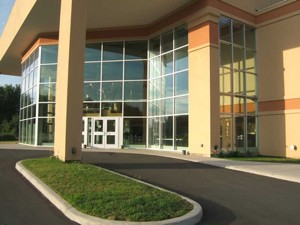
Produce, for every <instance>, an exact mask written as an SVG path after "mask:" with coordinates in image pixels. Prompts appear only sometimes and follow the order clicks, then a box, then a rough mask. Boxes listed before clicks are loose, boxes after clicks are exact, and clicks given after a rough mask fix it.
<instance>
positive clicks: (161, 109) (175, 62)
mask: <svg viewBox="0 0 300 225" xmlns="http://www.w3.org/2000/svg"><path fill="white" fill-rule="evenodd" d="M149 48H150V49H149V51H150V58H149V100H150V101H148V116H149V120H148V134H149V137H148V147H150V148H158V149H182V148H185V149H187V148H188V141H187V138H188V135H187V132H188V122H187V118H188V113H189V111H188V31H187V26H186V25H182V26H179V27H176V28H175V29H173V30H169V31H167V32H165V33H163V34H162V35H161V36H158V37H154V38H153V39H150V42H149ZM177 96H178V97H177ZM177 116H178V119H176V118H177ZM180 118H186V119H185V122H183V120H184V119H183V120H182V121H181V120H180ZM177 122H178V124H177ZM176 124H177V125H176ZM181 125H182V126H183V127H181Z"/></svg>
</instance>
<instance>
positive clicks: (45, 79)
mask: <svg viewBox="0 0 300 225" xmlns="http://www.w3.org/2000/svg"><path fill="white" fill-rule="evenodd" d="M56 73H57V65H44V66H41V73H40V82H41V83H50V82H56Z"/></svg>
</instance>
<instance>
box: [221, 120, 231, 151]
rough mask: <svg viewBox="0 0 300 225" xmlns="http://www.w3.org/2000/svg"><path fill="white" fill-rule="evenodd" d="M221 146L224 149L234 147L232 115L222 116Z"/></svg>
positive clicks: (228, 149) (227, 149)
mask: <svg viewBox="0 0 300 225" xmlns="http://www.w3.org/2000/svg"><path fill="white" fill-rule="evenodd" d="M220 148H221V150H222V151H230V150H231V149H232V119H231V116H222V117H221V118H220Z"/></svg>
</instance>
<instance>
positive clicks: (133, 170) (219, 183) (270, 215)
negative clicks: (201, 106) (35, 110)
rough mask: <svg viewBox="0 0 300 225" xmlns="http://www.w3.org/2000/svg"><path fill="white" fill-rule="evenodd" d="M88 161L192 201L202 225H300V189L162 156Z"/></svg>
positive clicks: (105, 156)
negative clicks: (197, 205) (200, 211)
mask: <svg viewBox="0 0 300 225" xmlns="http://www.w3.org/2000/svg"><path fill="white" fill-rule="evenodd" d="M83 161H85V162H89V163H93V164H96V165H99V166H101V167H105V168H107V169H110V170H114V171H117V172H119V173H122V174H126V175H128V176H131V177H135V178H137V179H140V180H143V181H146V182H149V183H151V184H155V185H157V186H160V187H164V188H166V189H168V190H172V191H175V192H177V193H180V194H182V195H184V196H187V197H189V198H191V199H193V200H195V201H197V202H199V203H200V205H201V206H202V207H203V211H204V216H203V219H202V222H201V223H200V224H201V225H204V224H205V225H208V224H216V225H222V224H224V225H225V224H239V225H240V224H249V225H250V224H251V225H255V224H259V225H268V224H270V225H285V224H287V225H293V224H295V225H296V224H298V225H299V224H300V219H299V212H300V184H297V183H292V182H287V181H282V180H277V179H273V178H267V177H262V176H257V175H252V174H247V173H243V172H237V171H232V170H226V169H222V168H217V167H214V166H209V165H204V164H200V163H193V162H188V161H183V160H178V159H170V158H165V157H159V156H150V155H139V154H124V153H91V152H90V153H84V155H83Z"/></svg>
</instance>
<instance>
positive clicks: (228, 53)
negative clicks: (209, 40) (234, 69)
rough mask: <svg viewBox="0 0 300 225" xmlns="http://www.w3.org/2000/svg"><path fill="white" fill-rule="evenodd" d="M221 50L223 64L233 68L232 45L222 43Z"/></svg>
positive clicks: (221, 62)
mask: <svg viewBox="0 0 300 225" xmlns="http://www.w3.org/2000/svg"><path fill="white" fill-rule="evenodd" d="M220 52H221V57H220V64H221V66H222V67H228V68H231V61H232V59H231V57H232V50H231V45H227V44H224V43H221V49H220Z"/></svg>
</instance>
